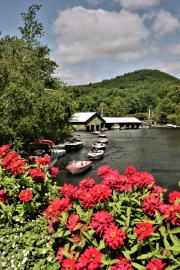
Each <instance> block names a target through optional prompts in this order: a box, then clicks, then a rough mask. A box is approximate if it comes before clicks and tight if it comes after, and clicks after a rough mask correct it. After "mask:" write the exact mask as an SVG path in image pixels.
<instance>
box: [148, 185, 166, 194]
mask: <svg viewBox="0 0 180 270" xmlns="http://www.w3.org/2000/svg"><path fill="white" fill-rule="evenodd" d="M166 191H167V189H166V188H162V187H160V186H156V185H153V186H152V188H151V192H152V193H154V194H158V195H159V194H163V193H165V192H166Z"/></svg>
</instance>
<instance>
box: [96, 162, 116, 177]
mask: <svg viewBox="0 0 180 270" xmlns="http://www.w3.org/2000/svg"><path fill="white" fill-rule="evenodd" d="M112 171H113V170H112V169H111V168H110V167H109V166H108V165H105V166H102V167H100V168H98V173H97V174H98V176H99V177H100V178H103V177H105V176H106V175H108V174H109V173H112Z"/></svg>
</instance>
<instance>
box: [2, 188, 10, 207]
mask: <svg viewBox="0 0 180 270" xmlns="http://www.w3.org/2000/svg"><path fill="white" fill-rule="evenodd" d="M0 202H2V203H5V204H8V202H9V201H8V194H7V191H6V190H0Z"/></svg>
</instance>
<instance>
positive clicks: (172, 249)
mask: <svg viewBox="0 0 180 270" xmlns="http://www.w3.org/2000/svg"><path fill="white" fill-rule="evenodd" d="M4 159H5V157H4V158H3V159H2V161H1V166H3V161H4ZM27 170H29V169H27ZM7 173H8V176H7V175H6V174H7ZM24 173H25V172H23V173H21V177H22V174H23V175H24ZM3 175H6V178H10V172H9V171H8V168H7V169H3ZM47 175H49V174H48V172H47ZM98 176H99V177H100V178H102V182H101V183H100V184H96V183H95V180H94V179H92V178H90V177H87V178H84V179H82V180H81V181H80V182H79V185H78V186H76V187H74V186H73V185H71V184H69V185H68V184H64V185H63V186H62V187H60V188H59V192H58V195H57V193H56V192H54V190H56V191H57V189H56V188H57V187H56V188H54V186H53V185H52V190H53V192H54V194H53V196H52V197H53V198H52V199H51V200H49V199H50V197H48V200H49V201H50V202H49V205H48V206H47V205H46V204H47V197H41V201H42V205H43V206H42V207H40V206H39V205H38V207H37V208H36V207H35V211H36V219H35V220H32V219H33V218H34V217H35V215H34V214H33V215H32V216H33V218H31V213H32V212H28V211H25V212H23V213H24V214H23V215H22V216H23V217H24V220H25V218H26V219H28V220H29V221H28V223H27V224H26V225H23V226H21V224H19V223H17V222H16V220H17V211H18V210H17V209H18V207H17V205H19V204H20V203H21V202H17V201H18V199H17V197H18V196H19V195H18V194H19V192H21V191H20V189H18V192H17V191H16V189H15V193H14V194H13V192H12V186H11V185H10V184H9V186H10V187H11V192H9V189H8V187H9V186H8V185H6V187H7V189H5V188H3V191H5V192H6V193H4V195H3V196H4V197H3V200H4V202H2V200H1V205H2V209H3V207H7V206H8V207H11V206H12V205H15V207H14V209H15V211H13V212H12V216H13V215H14V214H15V216H16V218H15V219H14V218H11V219H7V221H8V222H9V224H10V225H11V227H10V225H9V224H8V225H6V226H5V225H2V226H1V244H0V245H1V250H2V251H3V252H2V256H1V264H2V263H3V265H4V267H6V269H12V268H13V269H34V270H35V269H58V268H59V267H60V269H64V270H65V269H66V270H67V269H72V270H73V269H75V270H84V269H94V270H96V269H107V270H116V269H125V270H126V269H127V270H131V269H139V270H145V269H149V270H154V269H156V270H163V269H167V270H171V269H180V256H179V254H180V240H179V238H180V227H179V226H180V192H177V191H174V192H172V193H170V194H169V203H168V204H165V203H164V194H165V192H166V190H165V189H163V188H162V187H160V186H156V184H155V180H154V178H153V176H152V175H150V174H148V173H147V172H137V171H136V169H135V168H134V167H132V166H129V167H128V168H126V170H125V173H124V174H120V173H119V172H118V171H117V170H112V169H111V168H110V167H109V166H108V165H105V166H102V167H100V168H99V169H98ZM16 177H17V175H16ZM16 177H12V176H11V178H12V181H15V180H16ZM21 177H20V176H18V177H17V178H18V179H21ZM48 177H49V176H48ZM26 178H27V182H26V181H25V179H26ZM29 178H30V176H29V171H28V172H26V173H25V175H24V178H23V179H24V181H25V183H24V185H25V184H26V186H25V188H26V189H28V184H29V181H30V180H29ZM12 181H11V182H12ZM33 181H34V180H33ZM46 181H50V180H49V178H47V179H46ZM5 182H8V183H9V182H10V181H7V179H6V181H5ZM30 183H31V181H30ZM44 184H45V182H44V183H41V185H42V186H43V185H44ZM38 185H40V184H38ZM33 188H35V190H36V192H37V194H39V189H38V188H36V185H35V186H33ZM31 191H32V193H33V194H34V192H35V191H34V190H33V189H32V190H31ZM49 191H50V186H49ZM6 195H8V196H6ZM11 196H12V198H13V199H12V203H11ZM27 197H28V194H27ZM30 197H31V196H30ZM33 198H34V197H33ZM7 200H8V201H7ZM44 200H45V201H46V203H44ZM38 202H40V199H39V201H38ZM23 203H24V202H23ZM45 205H46V206H45ZM40 210H42V214H43V216H44V217H43V216H42V215H39V211H40ZM4 218H5V217H4V216H2V215H1V220H2V221H3V220H4ZM12 220H13V222H14V223H13V227H12Z"/></svg>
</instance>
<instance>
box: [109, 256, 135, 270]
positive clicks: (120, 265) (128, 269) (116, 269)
mask: <svg viewBox="0 0 180 270" xmlns="http://www.w3.org/2000/svg"><path fill="white" fill-rule="evenodd" d="M117 259H118V260H119V262H117V263H115V264H114V265H113V266H111V268H110V270H120V269H121V270H133V269H134V268H133V267H132V264H131V262H130V260H128V259H126V258H125V257H123V256H121V255H119V256H118V257H117Z"/></svg>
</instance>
